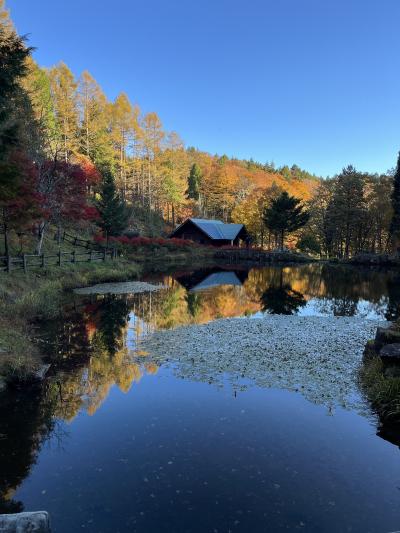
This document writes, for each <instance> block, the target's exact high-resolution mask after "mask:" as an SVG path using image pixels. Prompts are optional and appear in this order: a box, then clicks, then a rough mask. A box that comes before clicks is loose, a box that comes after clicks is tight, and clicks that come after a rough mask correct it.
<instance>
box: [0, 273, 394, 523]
mask: <svg viewBox="0 0 400 533" xmlns="http://www.w3.org/2000/svg"><path fill="white" fill-rule="evenodd" d="M145 281H148V282H157V283H161V284H162V285H163V286H164V288H163V289H161V290H159V291H157V292H145V293H142V294H108V295H97V296H96V295H91V296H86V297H85V296H76V295H75V296H74V297H71V298H70V299H69V300H68V301H67V302H66V304H65V309H64V310H63V317H62V320H57V321H54V322H53V323H51V324H48V325H47V327H46V331H45V332H44V334H43V339H42V344H43V347H44V348H43V351H44V354H45V357H47V358H48V359H49V360H51V361H52V363H53V364H52V366H51V368H50V372H49V376H48V378H47V380H46V382H45V383H44V384H43V385H40V386H37V387H36V388H34V389H32V390H29V391H16V390H14V391H8V392H7V393H6V394H3V395H2V396H0V512H18V511H22V510H42V509H45V510H47V511H49V512H50V514H51V519H52V525H53V531H55V532H63V533H64V532H65V533H66V532H68V533H71V532H76V531H81V530H82V531H88V532H93V533H102V532H104V533H109V532H110V533H111V532H113V533H116V532H125V531H137V532H146V533H150V532H202V533H203V532H208V531H209V532H235V531H238V532H250V531H251V532H258V531H271V532H280V531H307V532H332V533H333V532H334V533H337V532H347V531H349V532H362V533H366V532H371V533H375V532H376V533H378V532H391V531H396V530H398V529H399V527H400V526H399V523H400V513H399V509H400V505H399V504H400V452H399V448H398V446H399V444H400V435H398V434H396V433H393V432H390V431H386V430H385V428H382V426H381V425H380V423H379V420H378V418H377V416H376V415H375V414H374V413H373V411H372V410H371V408H370V407H369V405H368V402H367V401H366V399H365V398H364V397H363V395H362V393H361V391H360V390H359V386H358V382H357V369H358V367H359V366H360V364H361V360H362V351H363V345H364V343H365V340H366V339H367V338H369V337H370V336H371V335H373V333H374V331H375V329H376V327H377V325H379V324H380V323H382V322H383V321H385V320H387V319H389V320H392V319H394V318H396V317H398V316H399V315H400V275H399V273H396V272H380V271H376V270H362V269H361V270H360V269H353V268H349V267H348V268H344V267H339V266H328V265H303V266H285V267H268V268H253V269H251V270H247V269H245V268H237V267H235V268H232V266H229V267H218V268H213V269H204V270H199V271H182V272H174V273H171V274H168V275H167V274H165V275H164V274H158V275H155V274H148V275H146V276H145ZM383 437H384V438H383Z"/></svg>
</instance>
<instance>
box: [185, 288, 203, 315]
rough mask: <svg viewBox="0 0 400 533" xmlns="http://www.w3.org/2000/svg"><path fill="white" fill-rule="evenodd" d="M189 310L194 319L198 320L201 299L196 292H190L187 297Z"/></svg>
mask: <svg viewBox="0 0 400 533" xmlns="http://www.w3.org/2000/svg"><path fill="white" fill-rule="evenodd" d="M186 302H187V308H188V311H189V313H190V314H191V316H192V317H193V318H196V317H197V315H198V314H199V312H200V309H201V297H200V295H199V294H196V293H195V292H188V293H187V295H186Z"/></svg>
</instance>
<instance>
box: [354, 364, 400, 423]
mask: <svg viewBox="0 0 400 533" xmlns="http://www.w3.org/2000/svg"><path fill="white" fill-rule="evenodd" d="M360 382H361V386H362V389H363V390H364V392H365V395H366V397H367V398H368V400H369V401H370V402H371V405H372V407H373V409H374V410H375V411H376V413H377V414H378V416H379V418H380V420H381V421H382V422H383V423H385V422H393V423H399V422H400V369H399V368H398V367H396V366H393V367H385V365H384V363H383V362H382V360H381V358H380V357H374V358H372V359H371V360H369V361H367V362H365V364H364V365H363V367H362V369H361V371H360Z"/></svg>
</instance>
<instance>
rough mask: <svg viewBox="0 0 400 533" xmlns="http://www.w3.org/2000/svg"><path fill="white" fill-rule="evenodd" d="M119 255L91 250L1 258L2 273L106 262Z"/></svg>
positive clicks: (113, 250)
mask: <svg viewBox="0 0 400 533" xmlns="http://www.w3.org/2000/svg"><path fill="white" fill-rule="evenodd" d="M117 257H118V253H117V250H116V249H114V248H113V249H107V248H104V249H103V250H90V251H88V252H78V253H77V252H76V251H75V250H73V251H72V252H61V251H59V252H58V253H56V254H52V255H44V254H41V255H31V254H23V255H20V256H17V257H11V256H3V257H0V271H6V272H11V271H12V270H23V271H24V272H27V271H28V269H29V268H38V267H39V268H44V267H47V266H61V265H63V264H66V263H88V262H91V261H106V260H107V259H116V258H117Z"/></svg>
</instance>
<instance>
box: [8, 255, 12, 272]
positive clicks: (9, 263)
mask: <svg viewBox="0 0 400 533" xmlns="http://www.w3.org/2000/svg"><path fill="white" fill-rule="evenodd" d="M10 271H11V257H10V255H7V272H10Z"/></svg>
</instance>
